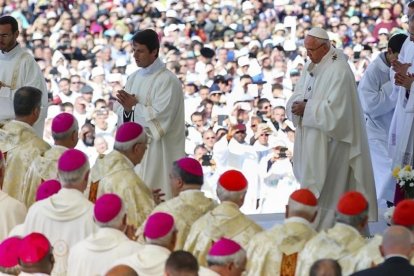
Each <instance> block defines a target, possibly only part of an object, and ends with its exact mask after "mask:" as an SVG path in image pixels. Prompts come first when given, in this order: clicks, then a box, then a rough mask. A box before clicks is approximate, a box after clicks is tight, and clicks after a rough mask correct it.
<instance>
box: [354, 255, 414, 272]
mask: <svg viewBox="0 0 414 276" xmlns="http://www.w3.org/2000/svg"><path fill="white" fill-rule="evenodd" d="M392 275H395V276H414V266H412V265H411V264H410V262H409V261H408V260H407V259H404V258H402V257H391V258H389V259H387V260H385V262H383V263H382V264H380V265H378V266H376V267H373V268H369V269H365V270H361V271H359V272H355V273H354V274H352V275H351V276H392Z"/></svg>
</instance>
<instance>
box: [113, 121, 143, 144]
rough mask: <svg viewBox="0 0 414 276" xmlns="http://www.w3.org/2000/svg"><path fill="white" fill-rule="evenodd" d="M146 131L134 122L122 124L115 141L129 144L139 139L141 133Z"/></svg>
mask: <svg viewBox="0 0 414 276" xmlns="http://www.w3.org/2000/svg"><path fill="white" fill-rule="evenodd" d="M143 131H144V129H143V128H142V126H141V125H139V124H137V123H134V122H127V123H124V124H122V125H121V126H120V127H119V128H118V130H117V132H116V136H115V141H117V142H121V143H123V142H129V141H132V140H134V139H136V138H138V137H139V136H140V135H141V133H142V132H143Z"/></svg>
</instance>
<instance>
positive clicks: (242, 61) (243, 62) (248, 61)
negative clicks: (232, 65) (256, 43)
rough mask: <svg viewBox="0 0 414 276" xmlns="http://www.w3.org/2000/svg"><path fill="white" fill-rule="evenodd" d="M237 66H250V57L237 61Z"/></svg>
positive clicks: (243, 57)
mask: <svg viewBox="0 0 414 276" xmlns="http://www.w3.org/2000/svg"><path fill="white" fill-rule="evenodd" d="M237 64H238V65H239V67H243V66H249V64H250V60H249V57H248V56H242V57H239V59H238V60H237Z"/></svg>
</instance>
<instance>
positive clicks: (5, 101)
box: [0, 15, 48, 137]
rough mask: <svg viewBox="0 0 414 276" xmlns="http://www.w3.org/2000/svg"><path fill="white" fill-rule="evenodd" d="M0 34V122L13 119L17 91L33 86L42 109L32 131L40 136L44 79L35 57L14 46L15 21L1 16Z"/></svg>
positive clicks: (43, 118)
mask: <svg viewBox="0 0 414 276" xmlns="http://www.w3.org/2000/svg"><path fill="white" fill-rule="evenodd" d="M0 33H1V34H2V40H1V42H0V64H1V66H0V121H2V120H6V119H13V118H14V108H13V98H14V93H15V92H16V90H17V89H19V88H20V87H22V86H32V87H36V88H38V89H39V90H40V91H42V106H43V108H42V110H41V114H40V116H39V119H38V120H37V122H36V123H35V125H34V128H35V130H36V134H37V135H38V136H39V137H43V127H44V122H45V119H46V113H47V108H46V107H47V102H48V95H47V88H46V82H45V78H44V77H43V75H42V72H41V70H40V67H39V65H38V64H37V63H36V61H35V60H34V58H33V57H32V56H31V55H30V54H29V53H28V52H27V51H26V50H24V49H23V48H21V47H20V45H19V44H18V43H17V38H18V37H19V30H18V23H17V20H16V19H14V18H13V17H12V16H8V15H6V16H2V17H0Z"/></svg>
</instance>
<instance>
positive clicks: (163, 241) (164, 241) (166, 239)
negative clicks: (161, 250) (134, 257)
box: [145, 225, 177, 247]
mask: <svg viewBox="0 0 414 276" xmlns="http://www.w3.org/2000/svg"><path fill="white" fill-rule="evenodd" d="M176 232H177V228H176V227H175V225H174V226H173V227H172V229H171V230H170V232H168V234H166V235H165V236H163V237H161V238H158V239H150V238H147V237H145V241H146V242H147V243H148V244H155V245H159V246H162V247H167V246H169V245H170V244H171V241H172V239H173V237H174V234H175V233H176Z"/></svg>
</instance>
